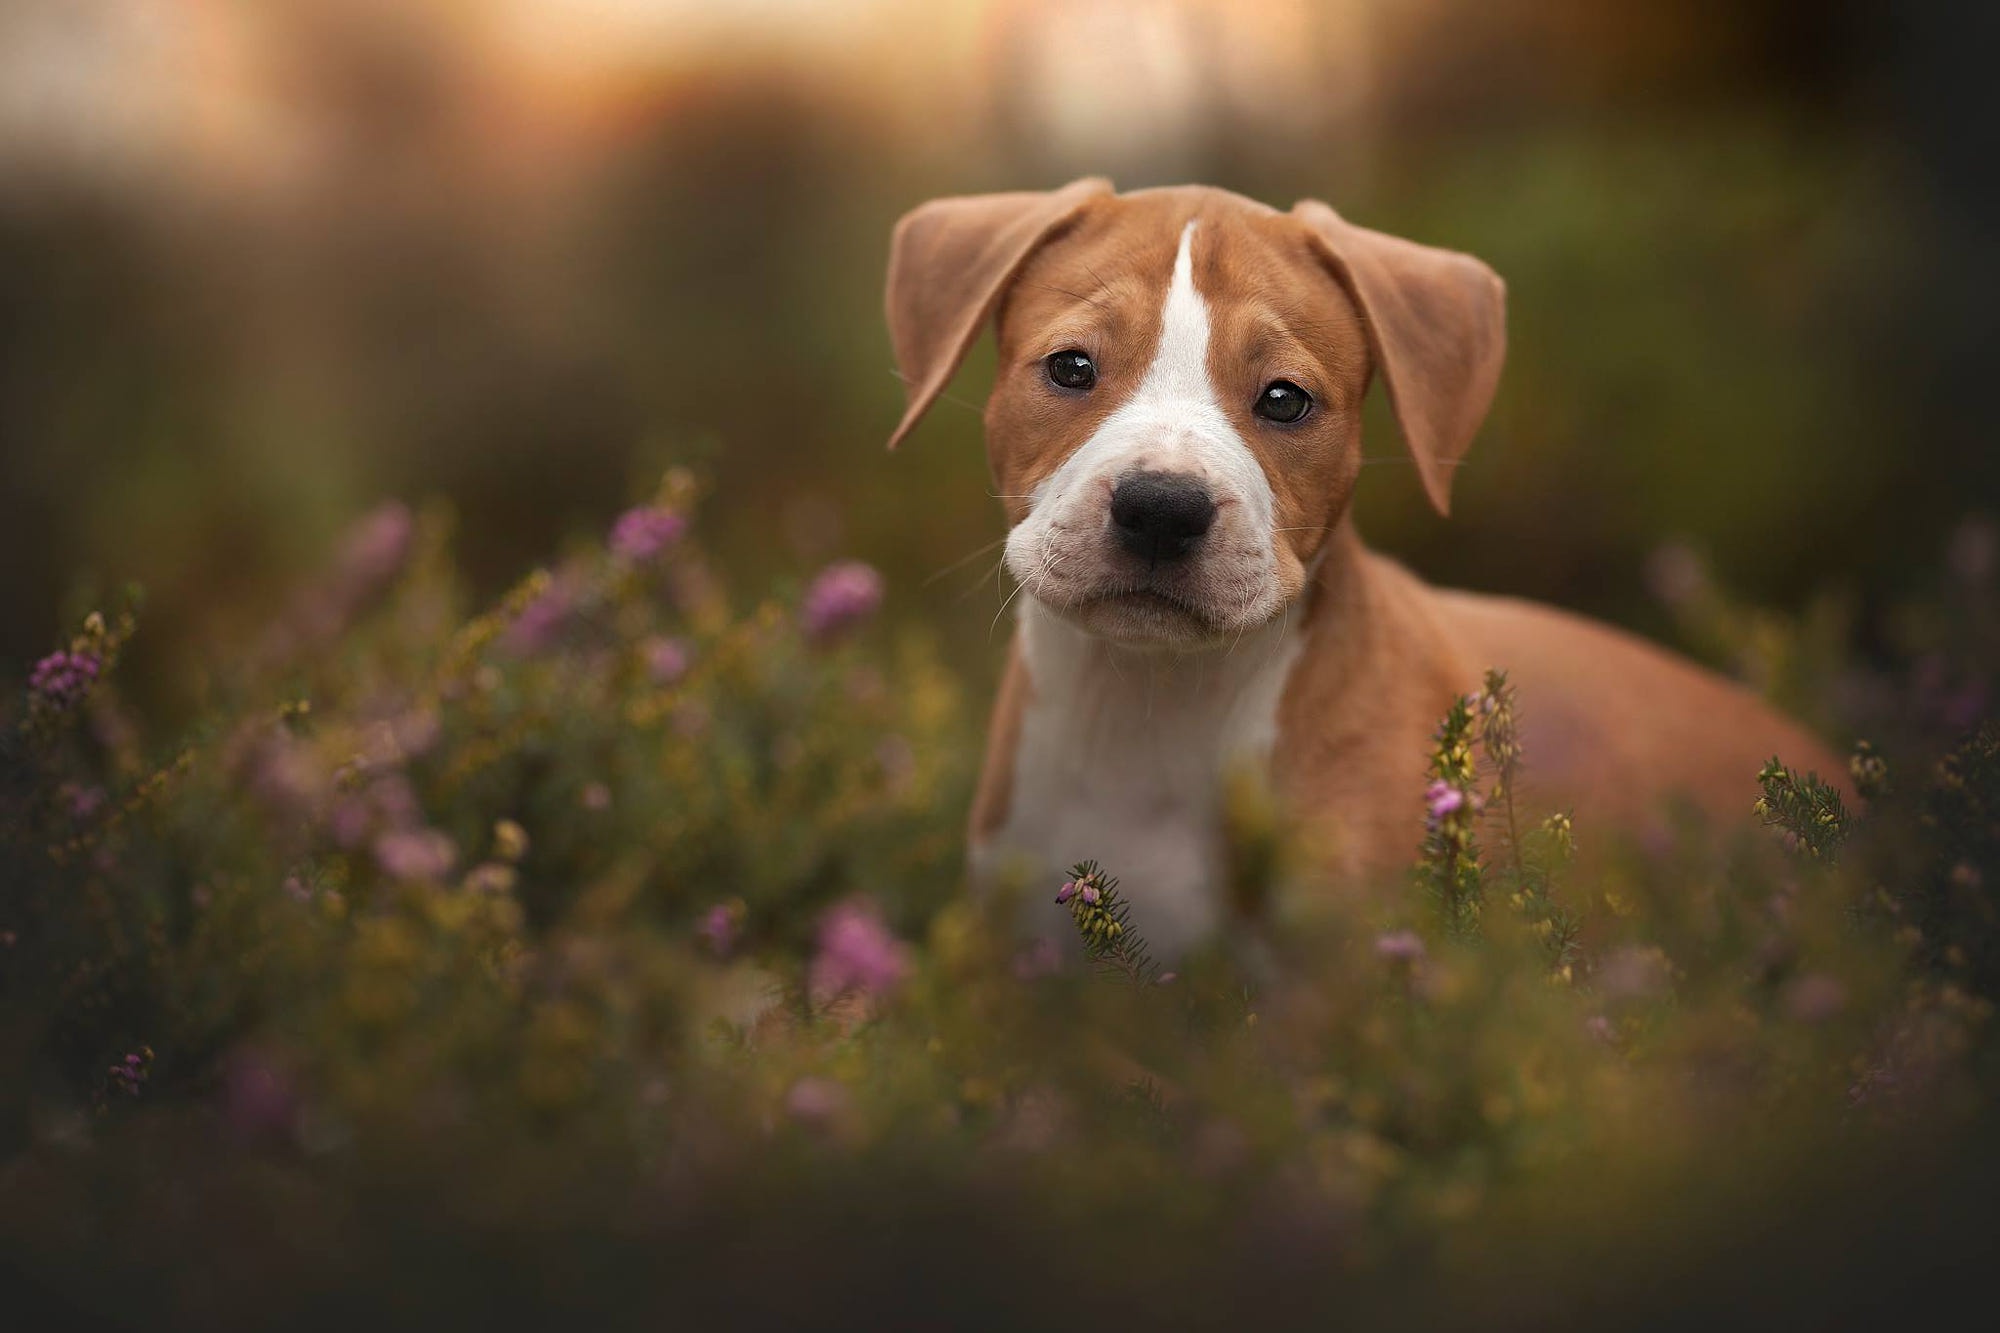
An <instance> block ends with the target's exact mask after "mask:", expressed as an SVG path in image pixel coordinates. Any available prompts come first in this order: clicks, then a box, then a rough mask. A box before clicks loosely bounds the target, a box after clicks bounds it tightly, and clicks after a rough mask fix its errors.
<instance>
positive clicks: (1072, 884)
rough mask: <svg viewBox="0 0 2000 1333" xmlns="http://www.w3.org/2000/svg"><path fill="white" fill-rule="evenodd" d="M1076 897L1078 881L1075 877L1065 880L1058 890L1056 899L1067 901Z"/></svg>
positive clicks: (1062, 901)
mask: <svg viewBox="0 0 2000 1333" xmlns="http://www.w3.org/2000/svg"><path fill="white" fill-rule="evenodd" d="M1074 897H1076V881H1075V880H1073V879H1066V880H1064V881H1063V886H1062V887H1061V888H1059V889H1057V890H1056V901H1057V902H1059V903H1066V902H1068V901H1069V900H1070V899H1071V898H1074Z"/></svg>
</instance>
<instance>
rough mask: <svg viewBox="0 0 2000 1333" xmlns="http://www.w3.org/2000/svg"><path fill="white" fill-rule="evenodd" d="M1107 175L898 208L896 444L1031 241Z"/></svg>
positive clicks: (893, 327) (893, 302) (950, 370)
mask: <svg viewBox="0 0 2000 1333" xmlns="http://www.w3.org/2000/svg"><path fill="white" fill-rule="evenodd" d="M1110 193H1111V182H1110V181H1107V180H1103V179H1101V178H1099V177H1096V176H1092V177H1087V178H1086V179H1084V180H1080V181H1072V182H1071V183H1070V184H1068V185H1065V186H1063V187H1062V188H1061V189H1060V190H1047V191H1024V192H1021V193H1015V194H976V195H965V196H962V197H959V198H953V199H933V200H931V201H930V202H929V203H927V204H924V205H922V206H921V207H919V208H916V209H913V210H911V211H910V212H908V213H905V214H904V215H903V218H902V220H901V221H900V222H898V223H897V224H896V234H895V238H894V239H893V240H892V241H890V243H889V289H888V300H887V304H888V310H889V341H890V342H891V343H893V344H894V345H895V349H896V371H897V373H898V374H900V375H901V376H902V379H903V391H904V393H905V394H906V395H907V396H908V403H909V405H908V407H907V408H906V409H905V411H904V412H903V420H902V423H901V424H900V425H898V426H897V427H896V432H895V434H893V435H891V436H890V437H889V447H890V448H891V449H894V448H895V447H896V446H897V445H898V444H901V443H902V442H903V437H904V436H905V435H908V434H909V433H910V431H911V430H913V429H914V428H915V427H916V424H917V423H918V422H919V421H921V420H923V416H924V413H925V412H927V411H929V410H930V405H931V404H932V403H934V402H936V401H937V397H938V395H939V394H941V393H943V392H944V387H945V385H947V384H949V383H950V382H951V377H952V375H953V374H955V373H956V372H957V370H958V366H959V363H960V362H961V361H963V360H965V354H966V352H967V351H969V350H971V347H972V344H973V343H974V342H975V341H976V340H977V339H978V337H979V331H980V330H981V329H982V328H984V327H985V325H986V321H987V320H988V319H989V318H991V317H992V314H993V310H994V307H996V306H997V305H998V304H999V303H1000V297H1001V294H1002V293H1003V292H1005V291H1006V289H1007V284H1008V283H1009V282H1010V281H1012V280H1013V277H1014V274H1015V273H1016V272H1018V271H1019V270H1020V267H1021V265H1022V264H1023V263H1025V262H1026V261H1027V258H1028V256H1029V255H1030V254H1032V253H1034V251H1035V248H1036V247H1037V246H1039V245H1040V244H1042V242H1044V241H1046V240H1047V239H1048V238H1049V237H1050V235H1051V234H1053V233H1054V232H1055V231H1056V230H1057V229H1058V228H1060V227H1061V226H1062V225H1063V224H1064V223H1066V222H1068V221H1069V220H1070V219H1071V218H1073V217H1075V216H1076V214H1077V213H1078V212H1079V211H1081V210H1082V208H1083V206H1084V205H1085V204H1087V203H1088V202H1090V201H1091V200H1092V199H1095V198H1097V197H1098V196H1100V195H1107V194H1110Z"/></svg>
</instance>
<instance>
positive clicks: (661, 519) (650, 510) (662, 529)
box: [610, 505, 687, 565]
mask: <svg viewBox="0 0 2000 1333" xmlns="http://www.w3.org/2000/svg"><path fill="white" fill-rule="evenodd" d="M686 531H687V520H686V519H684V518H682V517H681V516H680V515H679V514H677V513H675V512H674V511H673V510H671V509H666V508H662V507H661V506H659V505H641V506H640V507H638V508H637V509H628V510H626V511H625V512H624V513H622V514H620V515H619V516H618V521H617V522H616V523H614V524H612V525H611V543H610V544H611V553H612V554H613V555H615V556H617V557H618V558H619V559H621V560H626V561H629V562H631V563H632V564H635V565H637V564H644V563H646V562H647V561H649V560H653V559H655V558H657V557H658V556H659V555H660V553H661V552H663V551H665V550H666V549H667V548H668V547H669V546H672V545H673V544H674V543H675V542H677V541H679V540H680V539H681V534H682V533H684V532H686Z"/></svg>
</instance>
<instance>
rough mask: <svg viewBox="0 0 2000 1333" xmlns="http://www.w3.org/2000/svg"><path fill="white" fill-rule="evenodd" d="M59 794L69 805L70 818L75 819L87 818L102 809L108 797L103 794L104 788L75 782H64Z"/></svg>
mask: <svg viewBox="0 0 2000 1333" xmlns="http://www.w3.org/2000/svg"><path fill="white" fill-rule="evenodd" d="M60 794H61V796H62V797H63V800H64V801H65V803H66V804H68V806H69V816H70V818H71V819H75V820H85V819H89V818H90V817H91V816H92V815H94V814H96V813H97V812H98V811H99V810H102V809H103V808H104V803H105V802H106V801H107V800H109V799H110V798H109V797H107V796H106V795H105V794H104V788H102V787H86V786H84V785H82V784H81V783H76V782H65V783H64V784H63V785H62V787H61V789H60Z"/></svg>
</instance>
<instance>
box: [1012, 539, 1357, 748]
mask: <svg viewBox="0 0 2000 1333" xmlns="http://www.w3.org/2000/svg"><path fill="white" fill-rule="evenodd" d="M1364 565H1365V551H1364V549H1363V547H1362V546H1361V542H1360V539H1359V537H1358V536H1357V535H1356V534H1355V532H1354V530H1353V526H1352V524H1351V523H1349V522H1347V521H1343V522H1342V523H1341V524H1340V526H1339V527H1338V528H1336V529H1335V531H1334V532H1333V533H1332V534H1331V536H1330V537H1329V538H1328V540H1327V542H1326V543H1325V545H1324V546H1323V547H1322V548H1321V550H1320V551H1319V553H1318V554H1317V555H1316V556H1315V558H1314V560H1313V561H1312V563H1311V565H1310V566H1309V568H1308V572H1307V578H1306V586H1305V588H1304V590H1303V591H1302V592H1301V594H1300V596H1299V597H1298V598H1297V599H1295V600H1294V601H1293V602H1292V604H1291V605H1290V606H1288V607H1287V608H1286V609H1285V610H1284V612H1283V613H1282V614H1280V615H1279V616H1277V617H1275V618H1274V619H1272V620H1270V621H1268V622H1266V623H1265V624H1263V625H1260V626H1258V627H1256V628H1255V629H1251V630H1248V631H1246V632H1244V633H1243V634H1242V635H1240V636H1239V637H1237V638H1236V639H1234V640H1232V641H1231V642H1228V643H1224V644H1219V645H1215V646H1212V647H1206V648H1201V649H1192V650H1185V651H1169V650H1163V649H1157V648H1139V647H1131V646H1127V645H1123V644H1119V643H1115V642H1112V641H1110V640H1107V639H1103V638H1099V637H1097V636H1095V635H1092V634H1090V633H1088V632H1087V631H1085V630H1083V629H1081V628H1078V627H1077V626H1075V625H1073V624H1071V623H1070V622H1068V621H1066V620H1064V619H1062V618H1061V617H1059V616H1057V615H1056V614H1055V613H1054V612H1052V611H1049V610H1048V609H1047V608H1045V607H1043V606H1042V605H1041V604H1040V603H1038V602H1035V601H1034V600H1033V599H1025V600H1024V605H1023V608H1022V611H1021V617H1020V650H1021V656H1022V663H1023V665H1024V666H1025V667H1026V669H1027V676H1028V680H1029V682H1030V686H1031V689H1032V690H1033V692H1034V696H1035V698H1036V699H1037V701H1038V702H1039V703H1041V704H1042V705H1043V706H1045V707H1046V706H1050V705H1053V707H1054V709H1055V710H1056V711H1058V712H1060V713H1061V714H1063V715H1064V716H1065V717H1066V718H1067V719H1068V720H1069V722H1070V723H1071V724H1072V725H1073V726H1074V728H1075V753H1076V754H1078V755H1084V754H1089V753H1094V752H1097V751H1098V747H1117V748H1119V749H1123V750H1129V749H1132V748H1135V747H1136V748H1137V749H1139V750H1141V751H1144V750H1149V749H1153V748H1155V747H1156V745H1158V746H1173V747H1177V754H1176V755H1174V756H1165V755H1163V756H1162V762H1165V763H1168V764H1180V763H1188V762H1199V763H1202V764H1203V765H1204V766H1207V767H1213V766H1216V765H1219V764H1225V763H1227V762H1228V761H1229V760H1230V759H1231V758H1233V757H1235V756H1238V755H1244V754H1248V755H1258V754H1262V753H1268V751H1269V748H1270V742H1271V739H1272V735H1271V729H1272V727H1273V726H1274V725H1275V722H1274V719H1275V715H1276V708H1277V702H1278V699H1279V696H1280V695H1281V694H1282V692H1283V690H1284V686H1285V682H1286V679H1287V678H1288V676H1289V674H1290V670H1291V666H1292V661H1293V659H1294V658H1295V657H1296V656H1297V655H1298V652H1299V649H1300V646H1301V645H1302V644H1303V643H1304V641H1305V638H1306V636H1307V632H1308V630H1309V629H1310V631H1311V633H1312V634H1313V635H1314V637H1326V638H1330V639H1331V640H1333V641H1335V642H1338V641H1339V639H1340V638H1341V637H1342V636H1341V635H1340V633H1339V627H1338V625H1337V624H1329V623H1323V622H1326V621H1328V620H1329V618H1331V619H1333V620H1336V621H1337V620H1339V619H1341V618H1344V617H1351V616H1354V615H1357V614H1359V613H1360V611H1361V608H1362V606H1363V603H1364V602H1365V599H1364V598H1362V597H1359V596H1356V595H1355V593H1356V592H1357V590H1358V588H1359V586H1360V584H1359V581H1360V580H1362V579H1363V578H1364V577H1365V568H1364ZM1329 631H1331V633H1329ZM1101 757H1103V756H1102V755H1100V758H1101Z"/></svg>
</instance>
